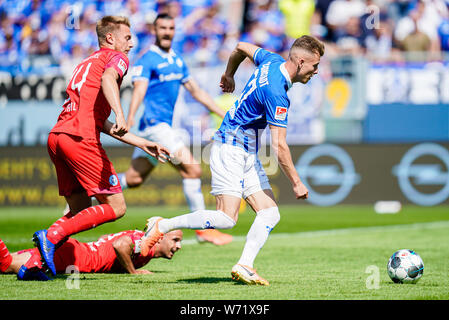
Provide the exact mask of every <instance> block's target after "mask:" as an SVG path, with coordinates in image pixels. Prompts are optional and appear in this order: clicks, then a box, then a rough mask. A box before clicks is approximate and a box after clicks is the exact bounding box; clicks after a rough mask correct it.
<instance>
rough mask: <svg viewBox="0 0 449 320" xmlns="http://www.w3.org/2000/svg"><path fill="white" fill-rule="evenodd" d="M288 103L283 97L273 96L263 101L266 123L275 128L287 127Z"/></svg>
mask: <svg viewBox="0 0 449 320" xmlns="http://www.w3.org/2000/svg"><path fill="white" fill-rule="evenodd" d="M289 107H290V102H289V101H288V99H286V98H285V97H283V96H274V97H271V98H269V99H267V100H266V101H265V112H266V117H267V123H268V124H271V125H273V126H277V127H284V128H286V127H287V120H288V109H289Z"/></svg>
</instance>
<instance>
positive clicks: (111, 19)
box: [96, 16, 131, 45]
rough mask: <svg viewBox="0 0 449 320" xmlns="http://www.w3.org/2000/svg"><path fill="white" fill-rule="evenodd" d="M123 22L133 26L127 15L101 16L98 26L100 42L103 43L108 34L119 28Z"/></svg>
mask: <svg viewBox="0 0 449 320" xmlns="http://www.w3.org/2000/svg"><path fill="white" fill-rule="evenodd" d="M121 24H123V25H125V26H128V27H131V24H130V23H129V19H128V18H127V17H120V16H105V17H103V18H101V20H99V21H98V22H97V27H96V31H97V37H98V43H99V44H100V45H101V44H102V43H103V42H104V41H105V40H106V35H107V34H108V33H111V32H114V31H116V30H118V28H120V25H121Z"/></svg>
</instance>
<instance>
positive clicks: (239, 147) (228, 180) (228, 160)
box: [142, 35, 324, 285]
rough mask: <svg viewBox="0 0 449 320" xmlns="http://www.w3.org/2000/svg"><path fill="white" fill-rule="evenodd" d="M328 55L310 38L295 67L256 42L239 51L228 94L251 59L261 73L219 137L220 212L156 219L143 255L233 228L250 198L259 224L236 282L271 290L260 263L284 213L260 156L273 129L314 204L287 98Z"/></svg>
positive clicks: (297, 50)
mask: <svg viewBox="0 0 449 320" xmlns="http://www.w3.org/2000/svg"><path fill="white" fill-rule="evenodd" d="M323 54H324V45H323V44H322V43H321V42H320V41H319V40H317V39H315V38H314V37H311V36H307V35H305V36H302V37H300V38H298V39H296V40H295V42H294V43H293V45H292V47H291V48H290V51H289V56H288V59H287V60H284V59H283V58H282V57H281V56H279V55H277V54H274V53H271V52H269V51H266V50H264V49H262V48H259V47H257V46H255V45H252V44H250V43H243V42H240V43H239V44H238V45H237V47H236V49H235V50H234V51H233V52H232V53H231V56H230V57H229V60H228V63H227V66H226V70H225V73H224V74H223V76H222V77H221V82H220V87H221V88H222V90H223V92H233V91H234V87H235V83H234V74H235V72H236V71H237V69H238V67H239V65H240V64H241V63H242V62H243V60H244V59H246V58H249V59H250V60H251V61H252V62H254V64H255V66H256V69H255V71H254V73H253V74H252V76H251V77H250V79H249V80H248V82H247V84H246V86H245V88H244V89H243V91H242V93H241V95H240V98H239V99H238V100H237V101H236V102H235V104H234V105H233V106H232V108H231V109H230V110H229V111H228V113H227V114H226V116H225V118H224V120H223V123H222V125H221V127H220V128H219V130H218V131H217V133H216V134H215V136H214V142H213V144H212V148H211V155H210V169H211V173H212V181H211V185H212V192H211V193H212V194H213V195H215V198H216V203H217V209H216V210H198V211H195V212H192V213H189V214H185V215H181V216H178V217H174V218H171V219H163V218H160V217H153V218H151V219H149V220H148V224H147V227H148V228H147V232H146V235H145V236H144V237H143V238H142V252H146V251H147V250H149V248H151V247H152V246H153V245H154V244H155V243H156V242H157V241H158V240H159V239H160V238H161V237H162V236H163V234H164V233H166V232H169V231H170V230H173V229H178V228H180V229H182V228H187V229H205V228H217V229H229V228H232V227H233V226H234V225H235V224H236V222H237V219H238V212H239V206H240V201H241V198H242V197H243V198H244V199H245V200H246V202H247V203H248V204H249V205H250V206H251V207H252V209H253V210H254V211H255V213H256V217H255V219H254V222H253V224H252V226H251V228H250V230H249V231H248V234H247V238H246V243H245V246H244V249H243V253H242V255H241V257H240V260H239V261H238V262H237V264H235V265H234V267H232V270H231V275H232V279H233V280H236V281H239V282H243V283H246V284H258V285H269V282H268V281H267V280H266V279H264V278H262V277H261V276H259V275H258V274H257V272H256V271H255V269H254V266H253V264H254V260H255V258H256V256H257V254H258V253H259V251H260V249H261V248H262V247H263V245H264V244H265V242H266V240H267V239H268V235H269V233H270V232H271V230H272V229H273V228H274V227H275V225H276V224H277V223H278V222H279V219H280V214H279V209H278V206H277V203H276V200H275V198H274V195H273V192H272V190H271V187H270V183H269V181H268V177H267V175H266V174H265V171H264V169H263V167H262V165H261V163H260V161H259V159H258V156H257V151H258V148H259V143H260V142H259V139H260V134H261V131H262V130H263V129H265V128H266V127H267V126H268V127H269V128H270V136H271V147H272V150H273V151H274V152H275V155H276V156H277V159H278V162H279V165H280V167H281V169H282V171H283V172H284V174H285V175H286V176H287V178H288V179H289V181H290V182H291V185H292V189H293V192H294V195H295V197H296V198H297V199H307V197H308V190H307V187H306V186H305V185H304V184H303V183H302V181H301V179H300V177H299V175H298V173H297V172H296V169H295V166H294V164H293V161H292V157H291V154H290V149H289V147H288V145H287V142H286V135H287V122H288V109H289V106H290V101H289V99H288V97H287V91H288V90H289V89H290V87H291V86H292V84H293V83H295V82H300V83H303V84H305V83H307V82H308V81H309V80H310V79H311V78H312V76H314V75H315V74H317V73H318V65H319V63H320V59H321V56H322V55H323Z"/></svg>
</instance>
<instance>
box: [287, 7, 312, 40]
mask: <svg viewBox="0 0 449 320" xmlns="http://www.w3.org/2000/svg"><path fill="white" fill-rule="evenodd" d="M279 9H280V10H281V12H282V14H283V15H284V17H285V26H286V27H285V33H286V34H287V35H288V36H289V37H290V38H292V39H296V38H299V37H300V36H302V35H305V34H310V33H311V32H310V25H311V19H312V16H313V13H314V11H315V1H314V0H279Z"/></svg>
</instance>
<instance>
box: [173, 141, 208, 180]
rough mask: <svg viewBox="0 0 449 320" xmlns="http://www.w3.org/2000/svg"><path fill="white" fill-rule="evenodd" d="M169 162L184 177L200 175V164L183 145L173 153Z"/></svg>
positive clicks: (192, 177)
mask: <svg viewBox="0 0 449 320" xmlns="http://www.w3.org/2000/svg"><path fill="white" fill-rule="evenodd" d="M171 164H172V165H173V166H174V167H175V168H176V169H177V170H178V171H179V173H180V174H181V176H182V177H183V178H184V179H196V178H200V177H201V166H200V164H199V163H198V161H196V159H195V158H194V157H193V155H192V153H191V152H190V150H189V149H188V148H187V147H185V146H183V147H180V148H179V149H178V150H177V151H176V152H175V153H174V158H173V159H172V161H171Z"/></svg>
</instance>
